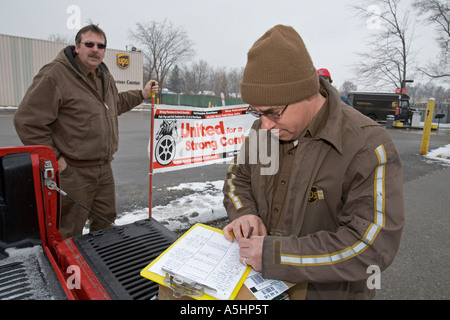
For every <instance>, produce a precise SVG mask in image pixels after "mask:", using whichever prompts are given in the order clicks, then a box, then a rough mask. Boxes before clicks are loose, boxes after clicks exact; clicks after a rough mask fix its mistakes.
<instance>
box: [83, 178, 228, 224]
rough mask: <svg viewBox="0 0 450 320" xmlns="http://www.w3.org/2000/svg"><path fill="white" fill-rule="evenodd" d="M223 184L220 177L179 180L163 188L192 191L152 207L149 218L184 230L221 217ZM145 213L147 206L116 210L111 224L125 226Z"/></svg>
mask: <svg viewBox="0 0 450 320" xmlns="http://www.w3.org/2000/svg"><path fill="white" fill-rule="evenodd" d="M223 183H224V181H223V180H219V181H212V182H193V183H181V184H179V185H178V186H175V187H170V188H167V192H170V191H172V190H183V189H188V190H190V191H192V192H193V193H192V194H189V195H187V196H184V197H181V198H178V199H176V200H173V201H171V202H170V203H169V204H167V205H166V206H157V207H154V208H153V209H152V217H153V218H154V219H155V220H157V221H159V222H160V223H162V224H163V225H165V226H166V227H167V228H168V229H170V230H172V231H175V230H184V229H187V228H189V227H190V226H192V225H193V224H195V223H207V222H209V221H214V220H219V219H222V218H225V217H226V211H225V208H224V206H223V204H222V200H223V194H222V187H223ZM148 216H149V214H148V208H143V209H137V210H133V211H130V212H124V213H120V214H119V217H118V218H117V220H116V222H115V223H116V224H117V225H125V224H129V223H133V222H135V221H138V220H143V219H147V218H148ZM85 232H87V230H85Z"/></svg>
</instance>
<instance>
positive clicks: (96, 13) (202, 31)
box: [0, 0, 437, 89]
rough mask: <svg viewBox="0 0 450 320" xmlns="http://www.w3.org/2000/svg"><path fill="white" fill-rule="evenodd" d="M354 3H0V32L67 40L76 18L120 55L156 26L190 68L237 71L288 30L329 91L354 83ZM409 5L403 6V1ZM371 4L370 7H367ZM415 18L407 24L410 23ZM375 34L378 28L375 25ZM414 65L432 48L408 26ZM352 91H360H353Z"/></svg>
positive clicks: (421, 31)
mask: <svg viewBox="0 0 450 320" xmlns="http://www.w3.org/2000/svg"><path fill="white" fill-rule="evenodd" d="M355 1H356V3H358V1H357V0H318V1H306V0H190V1H188V0H159V1H155V0H122V1H117V0H109V1H106V0H95V1H94V0H14V1H11V0H0V4H1V6H0V8H1V11H0V33H2V34H8V35H15V36H22V37H29V38H39V39H48V37H49V35H50V34H61V35H64V36H69V37H70V38H74V37H75V34H76V31H77V30H71V29H69V27H68V25H67V24H68V22H69V25H70V24H71V23H72V25H73V21H74V20H73V18H74V11H71V9H73V8H78V9H79V12H80V19H79V20H80V23H81V26H84V25H85V24H87V22H88V20H89V19H91V20H92V21H93V22H94V23H96V24H99V25H100V27H101V28H102V29H103V30H104V31H105V32H106V34H107V37H108V46H109V47H110V48H114V49H125V46H126V45H130V44H132V43H131V41H130V39H129V32H130V31H131V30H133V29H134V28H135V25H136V23H137V22H146V21H162V20H164V19H165V18H167V19H168V21H171V22H173V24H174V25H175V26H183V27H184V28H185V30H186V31H187V34H188V36H189V38H190V40H191V41H193V42H194V48H195V50H196V56H195V57H194V60H195V61H198V60H205V61H206V62H207V63H208V64H209V65H211V66H213V67H228V68H236V67H243V66H245V63H246V61H247V52H248V50H249V49H250V47H251V46H252V45H253V43H254V42H255V41H256V40H257V39H258V38H259V37H260V36H262V35H263V34H264V33H265V32H266V31H267V30H268V29H270V28H271V27H273V26H274V25H276V24H285V25H290V26H292V27H294V28H295V29H296V30H297V31H298V33H299V34H300V36H301V37H302V38H303V40H304V42H305V44H306V46H307V48H308V50H309V52H310V54H311V57H312V59H313V62H314V64H315V66H316V68H322V67H325V68H328V69H329V70H330V72H331V75H332V77H333V80H334V83H333V84H334V85H335V86H336V87H338V88H339V87H340V86H341V85H342V83H343V82H344V81H346V80H351V81H354V82H355V84H356V85H358V82H357V81H356V80H355V75H354V74H353V70H352V68H351V66H352V65H353V64H354V63H355V62H356V61H357V59H358V56H357V55H356V52H361V51H364V46H363V45H364V42H365V41H367V40H368V37H370V35H371V34H373V32H374V29H373V28H370V27H368V25H367V24H366V22H365V21H362V20H361V19H360V18H355V17H354V16H355V12H354V11H353V10H352V9H350V7H349V6H350V4H352V3H355ZM403 2H404V3H405V4H410V3H411V1H410V0H403ZM374 4H375V1H374ZM414 18H415V16H413V17H412V19H414ZM381 27H383V26H382V25H381ZM415 35H416V37H415V47H416V50H418V60H419V61H421V62H423V63H425V62H426V61H429V60H430V59H432V58H433V57H434V56H435V54H434V52H435V50H436V48H437V46H436V45H435V42H434V35H432V33H430V29H428V30H427V29H425V28H424V27H423V26H422V25H421V24H416V30H415ZM421 82H425V81H421ZM359 89H362V88H360V87H359Z"/></svg>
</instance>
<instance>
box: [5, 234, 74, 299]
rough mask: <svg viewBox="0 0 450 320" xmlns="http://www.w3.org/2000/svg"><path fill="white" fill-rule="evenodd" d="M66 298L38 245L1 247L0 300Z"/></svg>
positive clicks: (30, 243)
mask: <svg viewBox="0 0 450 320" xmlns="http://www.w3.org/2000/svg"><path fill="white" fill-rule="evenodd" d="M65 299H66V295H65V294H64V291H63V289H62V287H61V285H60V283H59V280H58V278H57V277H56V274H55V271H54V269H53V268H52V266H51V264H50V262H49V261H48V258H47V256H46V255H45V253H44V250H43V248H42V246H41V245H39V244H34V243H33V242H30V241H24V242H21V243H18V244H17V245H16V246H14V247H8V248H6V247H5V246H4V245H2V244H0V300H65Z"/></svg>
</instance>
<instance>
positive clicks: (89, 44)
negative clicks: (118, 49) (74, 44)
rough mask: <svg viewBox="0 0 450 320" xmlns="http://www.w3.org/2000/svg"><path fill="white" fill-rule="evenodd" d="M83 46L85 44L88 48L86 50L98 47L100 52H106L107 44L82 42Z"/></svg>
mask: <svg viewBox="0 0 450 320" xmlns="http://www.w3.org/2000/svg"><path fill="white" fill-rule="evenodd" d="M80 43H81V44H84V45H85V46H86V48H93V47H95V46H96V45H97V48H98V49H99V50H105V49H106V44H103V43H97V44H95V43H93V42H80Z"/></svg>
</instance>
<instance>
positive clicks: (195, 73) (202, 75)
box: [183, 60, 211, 94]
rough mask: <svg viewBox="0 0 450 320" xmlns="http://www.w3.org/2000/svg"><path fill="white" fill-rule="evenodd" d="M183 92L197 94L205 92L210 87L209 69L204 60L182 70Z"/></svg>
mask: <svg viewBox="0 0 450 320" xmlns="http://www.w3.org/2000/svg"><path fill="white" fill-rule="evenodd" d="M183 77H184V83H185V85H186V88H185V92H186V93H187V94H198V93H202V92H204V91H207V90H209V89H210V87H211V85H210V84H211V67H210V66H209V65H208V63H207V62H206V61H204V60H200V61H198V62H194V63H192V64H191V66H190V67H185V68H184V70H183Z"/></svg>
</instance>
